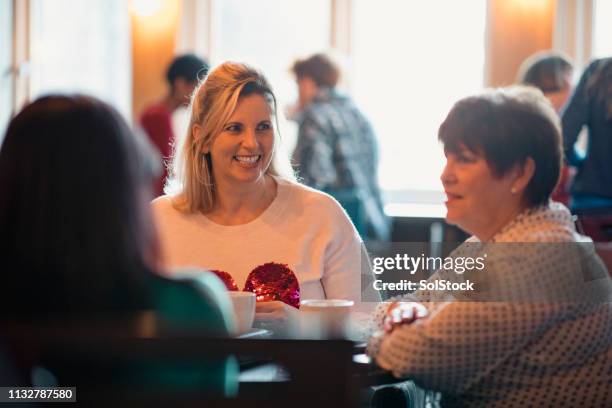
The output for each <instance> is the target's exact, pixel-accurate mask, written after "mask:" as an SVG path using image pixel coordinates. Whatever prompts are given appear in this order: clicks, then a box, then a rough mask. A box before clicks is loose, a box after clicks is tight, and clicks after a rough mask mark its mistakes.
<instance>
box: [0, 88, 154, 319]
mask: <svg viewBox="0 0 612 408" xmlns="http://www.w3.org/2000/svg"><path fill="white" fill-rule="evenodd" d="M140 143H145V142H144V141H141V140H137V138H136V137H135V136H134V135H133V134H132V132H131V130H130V129H129V127H128V125H127V124H126V122H125V121H124V120H123V119H122V118H121V116H120V115H119V114H118V113H117V112H116V111H115V110H114V109H113V108H111V107H110V106H108V105H106V104H105V103H103V102H101V101H99V100H97V99H94V98H91V97H87V96H59V95H58V96H47V97H43V98H40V99H38V100H36V101H35V102H33V103H31V104H29V105H27V106H26V107H25V108H24V109H23V110H22V111H21V112H20V113H19V114H18V115H17V116H16V117H15V118H14V119H13V120H12V121H11V122H10V124H9V126H8V129H7V132H6V136H5V139H4V143H3V145H2V149H1V150H0V231H2V234H0V263H1V264H2V269H3V271H4V274H3V282H2V285H1V287H2V289H0V292H2V294H1V295H0V299H2V300H0V303H2V307H1V308H0V309H2V312H1V313H5V314H10V313H15V314H17V313H28V314H31V313H37V312H41V313H48V312H59V313H64V312H74V313H79V312H83V313H87V312H92V311H94V312H104V311H109V310H118V309H140V308H143V307H146V306H147V305H148V298H147V295H146V293H147V292H146V289H145V286H146V277H145V273H146V272H147V271H149V270H150V268H149V265H152V264H153V263H154V261H153V257H154V253H155V252H156V251H155V247H156V239H155V234H154V231H153V229H152V226H151V223H150V220H149V219H148V216H147V213H146V210H147V209H148V205H147V203H148V200H149V199H150V198H149V196H148V194H147V186H148V185H149V183H150V180H151V177H152V176H153V175H154V174H155V173H156V171H157V169H156V166H157V160H156V158H155V157H150V156H149V154H152V153H151V151H150V150H149V151H145V150H144V149H145V146H144V145H140Z"/></svg>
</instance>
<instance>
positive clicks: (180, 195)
mask: <svg viewBox="0 0 612 408" xmlns="http://www.w3.org/2000/svg"><path fill="white" fill-rule="evenodd" d="M250 94H259V95H262V96H263V97H264V98H265V99H266V100H267V101H268V103H269V104H270V105H271V108H272V114H273V115H274V116H275V118H276V115H277V113H276V111H277V109H276V108H277V106H276V105H277V104H276V97H275V96H274V93H273V92H272V88H271V87H270V85H269V83H268V81H267V80H266V78H265V77H264V76H263V74H261V73H260V72H259V71H257V70H256V69H254V68H252V67H250V66H248V65H246V64H241V63H236V62H230V61H228V62H224V63H222V64H221V65H219V66H217V67H215V68H214V69H213V70H211V71H210V72H209V74H208V76H207V77H206V79H205V80H204V81H202V82H201V83H200V84H198V86H197V87H196V89H195V91H194V93H193V95H192V96H191V103H190V110H191V117H190V119H189V127H188V129H187V131H186V132H185V135H184V136H183V137H182V138H180V139H179V140H177V142H176V144H175V147H174V154H173V158H172V162H171V166H170V168H169V174H170V177H168V181H167V182H166V186H165V188H164V192H165V193H166V194H169V195H172V196H173V204H174V207H175V208H176V209H178V210H180V211H183V212H189V213H194V212H198V211H200V212H203V213H207V212H209V211H210V210H212V208H213V206H214V203H215V189H214V177H213V174H212V162H211V157H210V153H203V152H204V150H205V147H206V146H207V145H209V143H210V142H212V140H213V139H214V138H215V137H216V136H217V135H218V134H219V133H221V132H222V131H223V128H224V126H225V124H226V123H227V121H228V120H229V118H230V116H231V115H232V113H233V112H234V110H235V109H236V105H237V104H238V100H239V99H240V97H242V96H247V95H250ZM275 123H276V126H275V128H276V129H275V132H274V148H273V151H272V159H271V162H270V165H269V166H268V168H267V169H266V174H269V175H272V176H277V177H280V178H283V179H286V180H289V181H295V176H294V174H293V172H292V171H291V170H290V169H291V166H290V165H289V160H288V158H287V157H286V156H285V155H283V154H279V150H280V149H279V147H280V137H279V132H278V120H276V121H275ZM195 125H199V126H201V132H200V134H199V136H198V137H196V132H195V131H194V126H195Z"/></svg>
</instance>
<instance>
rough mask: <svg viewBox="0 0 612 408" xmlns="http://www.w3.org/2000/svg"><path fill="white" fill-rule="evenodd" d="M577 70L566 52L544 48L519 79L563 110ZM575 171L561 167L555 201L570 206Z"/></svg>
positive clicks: (523, 66)
mask: <svg viewBox="0 0 612 408" xmlns="http://www.w3.org/2000/svg"><path fill="white" fill-rule="evenodd" d="M573 73H574V67H573V65H572V63H571V62H570V60H569V59H568V58H567V57H565V56H564V55H563V54H562V53H559V52H552V51H543V52H538V53H535V54H533V55H532V56H530V57H529V58H527V59H526V60H525V61H524V62H523V63H522V64H521V67H520V68H519V73H518V82H519V84H522V85H529V86H535V87H536V88H538V89H539V90H540V91H542V93H543V94H544V96H546V98H548V100H549V101H550V102H551V103H552V105H553V106H554V108H555V110H556V111H557V112H559V111H560V110H561V108H563V106H564V105H565V103H566V102H567V98H568V97H569V95H570V92H571V90H572V75H573ZM574 170H575V169H574V168H572V167H568V166H567V165H565V166H562V167H561V177H560V178H559V182H558V183H557V188H555V190H554V191H553V193H552V199H553V200H555V201H559V202H560V203H563V204H564V205H566V206H567V205H569V201H570V194H569V189H570V184H571V182H572V178H573V174H574Z"/></svg>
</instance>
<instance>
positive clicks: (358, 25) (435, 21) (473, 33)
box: [351, 0, 486, 202]
mask: <svg viewBox="0 0 612 408" xmlns="http://www.w3.org/2000/svg"><path fill="white" fill-rule="evenodd" d="M354 5H355V10H354V12H355V14H354V17H355V24H354V38H353V58H352V66H353V70H352V73H353V75H352V78H351V88H352V90H353V95H354V96H355V99H356V100H357V102H358V104H359V105H360V106H361V108H362V109H363V111H364V112H365V113H366V115H367V116H368V117H369V118H370V119H371V120H372V122H373V125H374V127H375V129H376V132H377V135H378V138H379V142H380V156H381V163H380V168H379V179H380V183H381V185H382V187H383V188H384V189H386V190H405V191H408V190H409V191H410V194H405V195H404V197H405V198H406V199H407V200H415V201H418V200H419V198H418V197H417V196H419V194H420V195H421V196H423V195H427V196H428V197H432V196H434V197H437V199H435V200H434V201H438V200H439V201H440V202H441V201H442V194H432V192H433V191H437V192H440V191H441V190H442V186H441V183H440V180H439V176H440V173H441V171H442V168H443V164H444V157H443V153H442V149H441V147H440V146H439V144H438V141H437V130H438V127H439V125H440V123H441V122H442V121H443V120H444V118H445V116H446V114H447V113H448V111H449V109H450V108H451V106H452V104H453V103H454V102H456V101H457V100H458V99H459V98H461V97H464V96H467V95H470V94H473V93H475V92H477V91H478V90H479V89H481V88H482V86H483V72H484V69H483V68H484V56H485V21H486V1H485V0H468V1H456V0H430V1H404V0H380V1H371V0H355V1H354ZM425 192H427V194H424V193H425Z"/></svg>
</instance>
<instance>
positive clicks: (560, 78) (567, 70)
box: [518, 51, 574, 94]
mask: <svg viewBox="0 0 612 408" xmlns="http://www.w3.org/2000/svg"><path fill="white" fill-rule="evenodd" d="M573 69H574V67H573V65H572V63H571V62H570V60H569V59H568V58H567V57H566V56H565V55H563V54H562V53H559V52H552V51H542V52H538V53H535V54H533V55H531V56H530V57H529V58H527V59H526V60H525V61H523V63H522V64H521V67H520V68H519V72H518V83H520V84H522V85H530V86H535V87H536V88H538V89H539V90H541V91H542V92H544V93H545V94H546V93H551V92H558V91H561V90H563V89H567V88H569V86H570V78H571V75H572V72H573Z"/></svg>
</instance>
